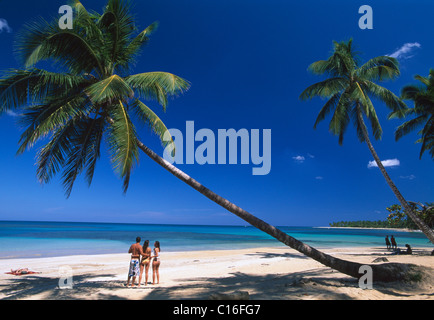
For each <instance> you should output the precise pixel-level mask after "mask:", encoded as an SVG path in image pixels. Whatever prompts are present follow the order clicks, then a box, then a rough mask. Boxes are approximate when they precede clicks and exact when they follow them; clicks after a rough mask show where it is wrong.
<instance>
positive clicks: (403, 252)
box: [395, 244, 413, 254]
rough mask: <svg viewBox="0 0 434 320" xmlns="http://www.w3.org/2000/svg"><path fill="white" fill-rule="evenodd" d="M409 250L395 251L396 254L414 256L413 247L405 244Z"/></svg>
mask: <svg viewBox="0 0 434 320" xmlns="http://www.w3.org/2000/svg"><path fill="white" fill-rule="evenodd" d="M405 246H406V248H407V250H405V251H404V250H401V249H399V248H398V249H396V250H395V254H413V250H412V249H411V246H410V245H409V244H405Z"/></svg>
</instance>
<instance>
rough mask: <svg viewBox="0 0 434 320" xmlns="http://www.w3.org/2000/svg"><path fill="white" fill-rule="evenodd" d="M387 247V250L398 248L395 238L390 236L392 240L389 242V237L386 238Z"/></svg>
mask: <svg viewBox="0 0 434 320" xmlns="http://www.w3.org/2000/svg"><path fill="white" fill-rule="evenodd" d="M386 247H387V249H396V248H397V244H396V240H395V238H394V237H393V236H390V240H389V236H386Z"/></svg>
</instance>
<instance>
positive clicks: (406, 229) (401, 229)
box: [312, 227, 422, 232]
mask: <svg viewBox="0 0 434 320" xmlns="http://www.w3.org/2000/svg"><path fill="white" fill-rule="evenodd" d="M312 228H318V229H362V230H390V231H402V232H422V231H420V230H413V229H408V228H364V227H312Z"/></svg>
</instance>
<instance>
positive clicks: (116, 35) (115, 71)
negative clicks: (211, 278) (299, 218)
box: [0, 0, 418, 280]
mask: <svg viewBox="0 0 434 320" xmlns="http://www.w3.org/2000/svg"><path fill="white" fill-rule="evenodd" d="M72 5H73V7H74V10H75V18H74V27H73V29H72V30H61V29H59V27H58V23H57V21H56V20H55V21H54V22H52V23H47V22H45V21H40V22H38V23H33V24H30V25H28V26H27V27H26V28H25V29H24V31H23V32H22V34H21V36H20V37H19V38H18V41H17V44H18V45H17V53H18V56H19V57H20V58H21V59H22V61H23V63H24V65H25V69H24V70H10V71H8V73H7V74H6V76H5V77H4V78H3V79H2V80H0V112H2V111H6V110H8V109H18V108H21V109H22V117H21V118H22V119H21V122H22V124H23V125H24V126H25V128H26V129H25V131H24V132H23V134H22V136H21V139H20V146H19V149H18V153H22V152H24V151H25V150H27V149H28V148H30V147H32V146H33V145H34V144H35V143H37V142H40V141H42V140H43V139H44V138H46V137H49V139H48V142H47V143H46V144H45V145H44V146H43V147H42V148H41V149H40V150H39V152H38V153H37V177H38V179H39V180H40V181H41V182H42V183H47V182H49V181H50V179H51V178H52V177H53V176H54V175H55V174H56V173H58V172H59V171H61V170H62V169H63V173H62V179H63V184H64V187H65V192H66V195H67V196H69V195H70V193H71V190H72V187H73V184H74V181H75V179H76V178H77V176H78V175H79V174H81V173H83V172H84V174H85V177H86V178H87V181H88V183H89V184H90V183H91V181H92V177H93V174H94V170H95V165H96V162H97V160H98V158H99V157H100V154H101V152H100V148H101V144H102V141H103V140H105V141H107V145H108V146H109V152H110V154H111V159H112V162H113V166H114V168H115V170H116V171H117V172H118V173H119V175H120V177H121V178H122V179H123V189H124V192H126V190H127V188H128V184H129V179H130V174H131V170H132V168H133V167H134V165H135V163H136V162H137V160H138V157H139V150H142V151H143V152H144V153H145V154H146V155H147V156H149V157H150V158H151V159H152V160H154V161H155V162H157V163H158V164H159V165H161V166H162V167H163V168H165V169H166V170H167V171H169V172H170V173H171V174H173V175H174V176H176V177H177V178H179V179H180V180H182V181H184V182H185V183H186V184H188V185H189V186H191V187H192V188H194V189H196V190H197V191H199V192H200V193H201V194H203V195H205V196H206V197H208V198H209V199H211V200H212V201H214V202H215V203H217V204H219V205H220V206H222V207H223V208H225V209H227V210H228V211H230V212H232V213H234V214H236V215H237V216H238V217H240V218H241V219H243V220H245V221H246V222H248V223H250V224H251V225H253V226H254V227H256V228H258V229H260V230H262V231H264V232H266V233H268V234H269V235H271V236H273V237H274V238H276V239H277V240H279V241H281V242H283V243H284V244H286V245H288V246H290V247H292V248H294V249H296V250H298V251H300V252H301V253H303V254H305V255H307V256H309V257H311V258H313V259H315V260H317V261H319V262H321V263H323V264H324V265H326V266H329V267H331V268H334V269H336V270H339V271H341V272H343V273H345V274H348V275H350V276H353V277H356V278H359V277H360V276H361V274H360V273H359V268H360V264H358V263H355V262H350V261H345V260H341V259H337V258H335V257H332V256H330V255H327V254H324V253H323V252H320V251H318V250H317V249H315V248H312V247H310V246H308V245H306V244H304V243H302V242H300V241H298V240H297V239H295V238H293V237H291V236H289V235H288V234H286V233H284V232H282V231H281V230H279V229H277V228H275V227H273V226H271V225H269V224H268V223H266V222H264V221H262V220H260V219H258V218H257V217H255V216H253V215H252V214H250V213H249V212H247V211H245V210H243V209H242V208H240V207H238V206H236V205H235V204H233V203H231V202H230V201H228V200H227V199H225V198H223V197H221V196H219V195H217V194H216V193H214V192H213V191H211V190H210V189H208V188H206V187H205V186H203V185H202V184H200V183H199V182H197V181H196V180H194V179H193V178H191V177H190V176H189V175H187V174H186V173H184V172H182V171H181V170H179V169H178V168H176V167H175V166H173V165H172V164H171V163H169V162H168V161H166V160H165V159H163V158H162V157H160V156H159V155H158V154H157V153H155V152H154V151H152V150H151V149H149V148H148V147H147V146H146V145H144V144H143V143H142V141H141V140H140V137H139V135H138V131H137V130H136V127H135V125H134V122H135V121H141V122H145V123H147V124H148V125H149V126H150V128H151V129H152V130H153V131H154V132H155V133H156V134H157V136H158V137H159V138H160V139H161V141H162V142H163V144H165V143H173V142H172V141H165V139H164V136H165V134H167V133H168V130H167V128H166V126H165V125H164V123H163V122H162V120H161V119H160V118H159V117H158V116H157V115H156V113H154V112H153V111H152V110H151V109H150V108H149V107H148V106H147V104H145V102H143V100H144V101H149V100H151V101H152V100H154V101H157V102H158V103H159V104H160V105H161V106H162V107H163V109H165V108H166V105H167V101H168V98H169V97H171V96H176V95H179V94H181V93H183V92H184V91H185V90H187V89H188V88H189V83H188V82H187V81H186V80H184V79H182V78H181V77H178V76H176V75H173V74H170V73H166V72H147V73H138V74H133V75H130V71H131V63H132V58H133V57H135V56H136V55H137V53H138V52H139V50H140V49H141V48H142V47H143V45H144V44H146V43H147V41H148V39H149V35H150V34H151V32H152V31H153V30H154V29H155V26H156V25H155V24H152V25H150V26H149V27H147V28H146V29H145V30H143V31H142V32H140V33H139V34H138V35H135V31H136V29H135V25H134V21H133V19H132V18H131V16H130V14H129V10H128V9H129V6H128V5H127V4H126V3H125V2H124V1H121V0H108V4H107V6H106V7H105V8H104V12H103V13H102V14H98V13H89V12H88V11H87V10H86V9H85V8H84V7H83V6H82V5H81V3H79V2H78V1H76V2H74V3H73V4H72ZM42 60H51V61H54V62H55V65H57V66H59V70H60V72H49V71H46V70H43V69H37V68H36V67H35V65H36V63H38V62H39V61H42ZM373 269H374V270H375V271H374V279H378V280H396V279H403V278H405V277H407V276H408V275H409V274H411V273H412V272H418V271H417V267H416V266H412V265H401V264H383V265H374V266H373ZM403 270H404V271H405V272H403Z"/></svg>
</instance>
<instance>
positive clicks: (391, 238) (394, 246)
mask: <svg viewBox="0 0 434 320" xmlns="http://www.w3.org/2000/svg"><path fill="white" fill-rule="evenodd" d="M390 241H391V243H392V249H393V248H395V249H397V248H398V246H397V245H396V240H395V238H394V237H393V236H391V237H390Z"/></svg>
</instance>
